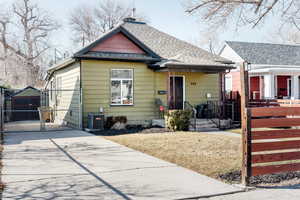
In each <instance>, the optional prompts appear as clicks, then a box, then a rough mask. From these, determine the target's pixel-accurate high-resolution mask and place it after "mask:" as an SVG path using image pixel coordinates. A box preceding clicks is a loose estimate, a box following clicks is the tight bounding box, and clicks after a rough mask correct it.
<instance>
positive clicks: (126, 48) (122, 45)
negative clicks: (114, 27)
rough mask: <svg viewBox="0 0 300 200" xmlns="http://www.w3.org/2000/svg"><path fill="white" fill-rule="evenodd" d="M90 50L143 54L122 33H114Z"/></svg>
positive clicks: (142, 51) (143, 52)
mask: <svg viewBox="0 0 300 200" xmlns="http://www.w3.org/2000/svg"><path fill="white" fill-rule="evenodd" d="M90 51H96V52H114V53H136V54H145V51H144V50H142V49H141V48H140V47H138V46H137V45H136V44H134V43H133V42H132V41H130V40H129V39H128V38H127V37H126V36H125V35H124V34H123V33H121V32H120V33H116V34H115V35H112V36H111V37H109V38H107V39H106V40H104V41H102V42H100V43H99V44H98V45H96V46H95V47H93V48H91V49H90Z"/></svg>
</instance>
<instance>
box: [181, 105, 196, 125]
mask: <svg viewBox="0 0 300 200" xmlns="http://www.w3.org/2000/svg"><path fill="white" fill-rule="evenodd" d="M184 109H186V110H191V111H192V121H193V123H192V124H191V125H192V126H193V128H194V130H196V128H197V110H196V108H195V107H194V106H192V105H191V104H190V102H188V101H185V102H184Z"/></svg>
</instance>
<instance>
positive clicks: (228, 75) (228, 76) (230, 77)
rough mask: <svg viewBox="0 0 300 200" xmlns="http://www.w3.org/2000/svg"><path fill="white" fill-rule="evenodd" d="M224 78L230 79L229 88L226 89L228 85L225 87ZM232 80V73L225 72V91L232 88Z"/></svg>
mask: <svg viewBox="0 0 300 200" xmlns="http://www.w3.org/2000/svg"><path fill="white" fill-rule="evenodd" d="M226 78H227V79H229V80H230V90H227V88H228V87H227V84H226ZM232 82H233V81H232V74H226V75H225V91H226V92H230V91H232V88H233V87H232V86H233V84H232Z"/></svg>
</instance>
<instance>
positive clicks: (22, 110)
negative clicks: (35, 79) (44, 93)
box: [11, 86, 40, 121]
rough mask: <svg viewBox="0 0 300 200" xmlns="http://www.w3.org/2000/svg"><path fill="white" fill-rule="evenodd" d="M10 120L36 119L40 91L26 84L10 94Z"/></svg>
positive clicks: (37, 117) (37, 116)
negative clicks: (11, 112)
mask: <svg viewBox="0 0 300 200" xmlns="http://www.w3.org/2000/svg"><path fill="white" fill-rule="evenodd" d="M11 104H12V105H11V106H12V110H13V114H12V121H23V120H38V119H39V113H38V107H40V91H39V90H38V89H36V88H34V87H31V86H28V87H26V88H24V89H22V90H19V91H18V92H16V93H14V94H13V95H12V103H11Z"/></svg>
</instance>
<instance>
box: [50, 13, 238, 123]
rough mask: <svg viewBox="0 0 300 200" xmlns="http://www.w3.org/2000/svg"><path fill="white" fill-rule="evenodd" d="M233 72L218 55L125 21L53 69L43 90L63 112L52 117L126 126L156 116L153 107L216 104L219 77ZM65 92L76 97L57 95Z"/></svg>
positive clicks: (52, 103) (134, 21)
mask: <svg viewBox="0 0 300 200" xmlns="http://www.w3.org/2000/svg"><path fill="white" fill-rule="evenodd" d="M231 68H233V67H232V66H231V65H230V62H228V60H226V59H224V58H221V57H220V56H217V55H213V54H211V53H209V52H207V51H205V50H203V49H200V48H198V47H196V46H194V45H192V44H189V43H187V42H184V41H182V40H179V39H177V38H175V37H172V36H170V35H168V34H166V33H163V32H161V31H159V30H157V29H155V28H153V27H151V26H149V25H147V24H146V23H143V22H138V21H136V20H135V19H133V18H126V19H124V22H123V23H122V24H120V25H119V26H117V27H115V28H114V29H112V30H110V31H109V32H107V33H106V34H104V35H102V36H101V37H100V38H99V39H97V40H96V41H94V42H92V43H91V44H89V45H87V46H86V47H84V48H82V49H81V50H79V51H78V52H76V53H75V54H74V55H72V57H71V58H69V59H67V60H65V61H63V62H62V63H60V64H57V65H56V66H53V67H51V68H50V69H49V70H48V75H47V78H46V79H47V83H46V89H48V90H49V91H54V93H53V94H51V93H50V95H49V97H50V102H49V105H50V106H52V107H59V106H60V105H64V107H65V109H67V111H66V112H61V114H60V115H59V114H58V115H57V116H56V117H57V118H61V120H63V121H67V123H68V124H72V125H73V126H77V127H86V125H87V116H88V113H91V112H99V110H103V111H104V113H105V115H106V116H120V115H122V116H126V117H127V119H128V123H134V124H145V123H149V122H150V121H151V120H152V119H155V118H158V117H159V106H158V105H157V104H156V102H161V104H162V105H164V106H166V107H168V108H169V109H184V108H185V102H189V104H191V105H196V104H199V103H201V102H205V101H207V100H208V99H217V100H218V99H219V97H220V81H221V80H222V79H220V74H222V73H224V72H225V71H226V70H228V69H231ZM66 89H68V90H70V91H71V90H73V91H74V92H73V93H72V94H70V93H69V95H64V94H62V93H61V92H59V91H60V90H61V91H62V92H63V91H64V90H66ZM55 91H57V92H55ZM51 99H52V101H51ZM58 102H59V103H58ZM58 104H60V105H58ZM78 105H80V106H78ZM78 108H79V110H78ZM73 109H74V110H73ZM72 110H73V111H72ZM77 111H78V112H77Z"/></svg>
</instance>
